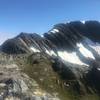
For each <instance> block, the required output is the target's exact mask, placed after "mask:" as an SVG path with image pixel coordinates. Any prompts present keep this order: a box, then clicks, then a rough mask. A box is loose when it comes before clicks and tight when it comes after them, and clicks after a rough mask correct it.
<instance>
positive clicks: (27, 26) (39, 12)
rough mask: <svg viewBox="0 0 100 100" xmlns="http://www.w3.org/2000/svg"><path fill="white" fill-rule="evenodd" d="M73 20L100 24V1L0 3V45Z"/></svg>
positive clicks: (11, 0)
mask: <svg viewBox="0 0 100 100" xmlns="http://www.w3.org/2000/svg"><path fill="white" fill-rule="evenodd" d="M73 20H99V21H100V0H0V43H2V42H3V41H4V40H6V39H7V38H11V37H13V36H16V35H17V34H19V33H20V32H32V33H33V32H36V33H39V34H42V33H44V32H47V31H48V30H49V29H51V28H52V26H53V25H54V24H56V23H60V22H67V21H73Z"/></svg>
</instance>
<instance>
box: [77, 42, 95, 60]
mask: <svg viewBox="0 0 100 100" xmlns="http://www.w3.org/2000/svg"><path fill="white" fill-rule="evenodd" d="M77 46H78V47H79V51H80V52H81V53H82V54H83V56H85V57H87V58H88V57H89V58H92V59H95V57H94V56H93V54H92V52H91V51H89V50H88V49H86V48H85V47H84V46H83V44H82V43H77Z"/></svg>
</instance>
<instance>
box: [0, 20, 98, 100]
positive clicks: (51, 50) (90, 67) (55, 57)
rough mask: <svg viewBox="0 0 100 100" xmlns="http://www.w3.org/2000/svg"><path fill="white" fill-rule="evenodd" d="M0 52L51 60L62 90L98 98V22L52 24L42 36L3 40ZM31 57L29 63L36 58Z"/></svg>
mask: <svg viewBox="0 0 100 100" xmlns="http://www.w3.org/2000/svg"><path fill="white" fill-rule="evenodd" d="M1 51H2V52H4V53H6V54H8V55H9V54H10V55H17V54H29V55H30V54H33V55H34V54H40V55H42V56H45V57H47V59H49V60H50V61H51V65H52V66H51V67H52V68H53V71H54V72H55V73H57V75H58V76H59V78H60V79H61V81H64V83H63V87H64V89H65V91H67V90H71V91H75V92H73V93H75V94H79V95H80V96H81V95H85V94H91V95H92V94H93V95H94V94H96V95H100V22H98V21H86V22H84V23H83V22H81V21H73V22H69V23H60V24H56V25H54V27H53V28H52V29H51V30H49V31H48V32H46V33H44V34H43V36H41V35H38V34H36V33H32V34H27V33H21V34H19V35H18V36H16V37H15V38H13V39H9V40H7V41H5V42H4V43H3V44H2V46H1ZM33 55H32V56H31V59H32V62H33V60H34V57H36V55H35V56H33ZM35 62H36V63H37V62H39V61H35ZM32 64H33V63H32ZM37 67H38V65H37ZM58 83H59V82H58ZM61 91H62V90H61ZM61 100H63V99H61ZM64 100H66V98H65V99H64ZM73 100H75V99H73ZM77 100H78V99H77ZM82 100H84V99H82ZM85 100H86V99H85ZM87 100H89V99H87ZM91 100H92V99H91ZM93 100H95V99H93ZM96 100H99V99H96Z"/></svg>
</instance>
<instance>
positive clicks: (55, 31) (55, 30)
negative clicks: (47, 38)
mask: <svg viewBox="0 0 100 100" xmlns="http://www.w3.org/2000/svg"><path fill="white" fill-rule="evenodd" d="M50 32H52V33H57V32H59V30H58V29H53V30H51V31H50Z"/></svg>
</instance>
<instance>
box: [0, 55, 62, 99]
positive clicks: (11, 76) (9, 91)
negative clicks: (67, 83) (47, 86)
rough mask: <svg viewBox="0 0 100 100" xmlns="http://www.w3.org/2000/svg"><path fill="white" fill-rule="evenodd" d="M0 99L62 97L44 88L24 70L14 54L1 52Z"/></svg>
mask: <svg viewBox="0 0 100 100" xmlns="http://www.w3.org/2000/svg"><path fill="white" fill-rule="evenodd" d="M16 58H17V57H16ZM0 100H60V99H59V98H58V97H56V94H55V96H54V95H51V94H50V93H48V92H46V91H44V90H42V89H41V88H40V86H39V84H38V83H37V82H36V81H35V80H34V79H32V78H30V77H29V76H28V75H27V74H25V73H24V72H22V69H21V67H20V66H18V65H17V64H16V62H15V61H14V59H13V57H12V56H7V55H4V54H0Z"/></svg>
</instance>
